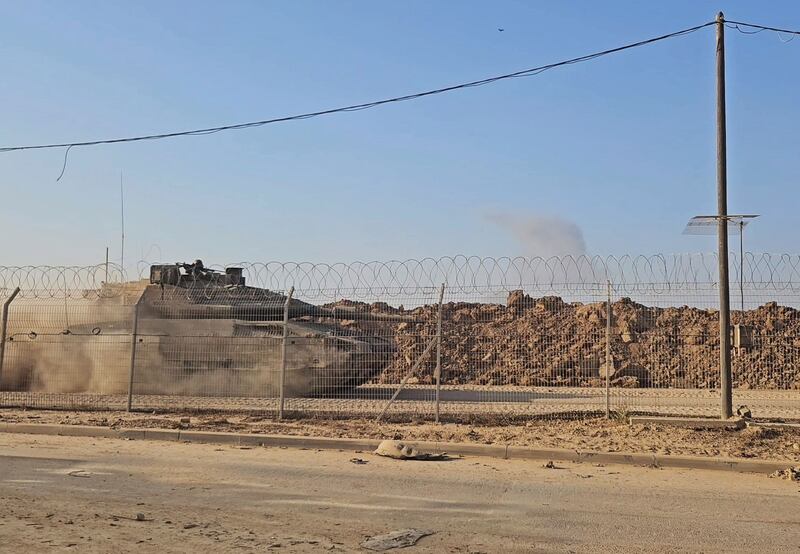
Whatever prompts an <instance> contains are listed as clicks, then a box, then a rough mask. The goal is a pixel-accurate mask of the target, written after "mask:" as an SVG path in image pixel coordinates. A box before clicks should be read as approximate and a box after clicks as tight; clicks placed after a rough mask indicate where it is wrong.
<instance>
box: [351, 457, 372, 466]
mask: <svg viewBox="0 0 800 554" xmlns="http://www.w3.org/2000/svg"><path fill="white" fill-rule="evenodd" d="M350 463H351V464H356V465H364V464H367V463H369V462H367V460H362V459H361V458H350Z"/></svg>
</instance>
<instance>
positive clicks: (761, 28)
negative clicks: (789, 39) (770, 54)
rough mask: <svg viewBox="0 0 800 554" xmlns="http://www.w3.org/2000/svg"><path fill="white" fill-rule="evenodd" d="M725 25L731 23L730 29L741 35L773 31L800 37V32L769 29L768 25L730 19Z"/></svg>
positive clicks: (775, 28)
mask: <svg viewBox="0 0 800 554" xmlns="http://www.w3.org/2000/svg"><path fill="white" fill-rule="evenodd" d="M725 23H729V24H730V25H728V27H731V28H734V29H736V30H737V31H739V32H740V33H743V34H745V35H755V34H756V33H760V32H761V31H773V32H775V33H784V34H787V35H800V31H792V30H790V29H779V28H777V27H767V26H766V25H757V24H755V23H744V22H742V21H732V20H729V19H726V20H725ZM739 26H741V27H749V28H751V29H758V31H744V30H742V29H740V28H739Z"/></svg>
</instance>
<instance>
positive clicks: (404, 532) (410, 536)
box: [361, 529, 433, 552]
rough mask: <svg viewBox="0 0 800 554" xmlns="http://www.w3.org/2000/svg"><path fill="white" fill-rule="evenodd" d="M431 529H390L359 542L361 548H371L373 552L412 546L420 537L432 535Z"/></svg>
mask: <svg viewBox="0 0 800 554" xmlns="http://www.w3.org/2000/svg"><path fill="white" fill-rule="evenodd" d="M432 534H433V531H428V530H423V529H400V530H399V531H392V532H391V533H386V534H385V535H376V536H374V537H370V538H368V539H367V540H365V541H364V542H362V543H361V546H362V547H363V548H366V549H367V550H373V551H375V552H383V551H385V550H391V549H393V548H406V547H407V546H414V545H415V544H417V541H418V540H419V539H421V538H422V537H427V536H428V535H432Z"/></svg>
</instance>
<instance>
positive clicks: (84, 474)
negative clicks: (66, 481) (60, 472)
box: [67, 469, 92, 479]
mask: <svg viewBox="0 0 800 554" xmlns="http://www.w3.org/2000/svg"><path fill="white" fill-rule="evenodd" d="M67 475H69V476H70V477H85V478H87V479H88V478H89V477H91V476H92V474H91V473H89V472H88V471H84V470H82V469H76V470H74V471H70V472H69V473H67Z"/></svg>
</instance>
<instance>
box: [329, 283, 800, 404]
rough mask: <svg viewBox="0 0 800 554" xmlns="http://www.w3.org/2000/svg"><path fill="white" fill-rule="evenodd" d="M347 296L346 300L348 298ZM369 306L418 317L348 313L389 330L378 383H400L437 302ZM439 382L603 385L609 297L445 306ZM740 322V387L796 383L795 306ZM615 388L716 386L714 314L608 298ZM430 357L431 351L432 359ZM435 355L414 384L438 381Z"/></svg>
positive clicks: (799, 383)
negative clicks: (743, 334)
mask: <svg viewBox="0 0 800 554" xmlns="http://www.w3.org/2000/svg"><path fill="white" fill-rule="evenodd" d="M343 303H344V301H343ZM347 304H348V305H350V306H354V305H358V309H359V310H363V311H365V312H369V313H375V314H377V313H391V314H397V313H404V314H407V315H410V316H413V317H414V321H413V322H402V323H388V322H377V321H352V322H348V323H349V324H351V325H353V326H355V327H360V328H363V329H364V330H370V331H371V332H377V333H379V334H384V335H393V336H394V337H395V339H396V343H397V347H398V351H397V354H396V356H395V360H394V362H393V363H392V364H391V365H390V366H389V367H388V368H387V369H386V370H385V371H384V372H383V373H382V375H381V376H380V379H379V381H380V382H383V383H397V382H398V381H399V380H400V379H402V377H403V376H404V375H405V374H406V373H407V371H408V370H409V369H410V368H411V366H412V365H413V364H414V362H415V361H416V360H417V358H418V357H419V356H420V355H421V354H422V352H423V351H424V349H425V346H426V345H427V342H428V341H429V340H430V337H432V336H434V335H435V333H436V314H437V307H436V306H435V305H428V306H423V307H419V308H416V309H413V310H403V308H402V307H400V308H392V307H390V306H387V305H386V304H383V303H380V304H362V303H352V302H347ZM442 312H443V319H442V328H443V339H442V370H443V372H442V382H443V383H445V384H477V385H522V386H604V385H605V375H606V367H605V359H606V304H605V303H603V302H598V303H591V304H582V303H577V302H569V303H568V302H564V300H563V299H561V298H559V297H557V296H545V297H540V298H532V297H530V296H528V295H525V294H524V293H523V292H522V291H513V292H511V293H510V294H509V296H508V301H507V304H506V305H505V306H503V305H500V304H483V303H466V302H455V303H449V304H445V305H444V306H443V310H442ZM734 323H743V324H745V325H747V326H748V328H749V329H750V334H749V337H750V338H749V345H748V346H746V347H744V348H741V349H737V351H736V352H735V353H734V356H733V377H734V386H736V387H741V388H758V389H792V388H795V389H796V388H800V318H799V317H798V311H797V310H795V309H793V308H789V307H786V306H779V305H777V304H776V303H774V302H773V303H767V304H765V305H763V306H760V307H759V308H757V309H754V310H749V311H746V312H745V313H744V314H741V313H736V314H734ZM610 345H611V354H612V360H613V364H612V368H611V370H610V376H611V382H612V385H613V386H623V387H639V386H643V387H644V386H646V387H675V388H712V387H717V386H718V385H719V382H718V381H719V376H718V370H717V368H718V365H719V335H718V315H717V312H716V311H715V310H705V309H700V308H696V307H689V306H682V307H665V308H662V307H653V306H645V305H642V304H638V303H636V302H634V301H632V300H630V299H628V298H623V299H621V300H619V301H617V302H614V303H613V304H612V325H611V334H610ZM431 360H432V358H431ZM432 368H433V363H432V361H429V362H426V363H424V364H421V366H420V368H419V370H418V371H417V372H416V375H414V378H413V380H412V382H418V383H432V382H433V372H432Z"/></svg>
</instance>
